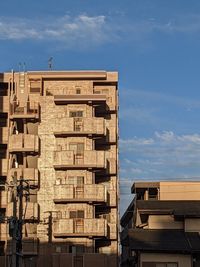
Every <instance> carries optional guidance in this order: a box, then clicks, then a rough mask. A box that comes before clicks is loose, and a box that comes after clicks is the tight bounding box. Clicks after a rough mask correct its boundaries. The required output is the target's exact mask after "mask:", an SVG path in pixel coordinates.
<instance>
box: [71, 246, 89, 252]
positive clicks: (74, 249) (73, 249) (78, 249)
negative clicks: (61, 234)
mask: <svg viewBox="0 0 200 267" xmlns="http://www.w3.org/2000/svg"><path fill="white" fill-rule="evenodd" d="M84 252H85V247H84V245H76V246H73V245H70V246H69V253H73V254H78V253H84Z"/></svg>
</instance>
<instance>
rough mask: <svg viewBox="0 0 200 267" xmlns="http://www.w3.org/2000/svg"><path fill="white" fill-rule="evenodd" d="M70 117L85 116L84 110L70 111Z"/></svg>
mask: <svg viewBox="0 0 200 267" xmlns="http://www.w3.org/2000/svg"><path fill="white" fill-rule="evenodd" d="M69 117H73V118H76V117H83V111H81V110H78V111H70V112H69Z"/></svg>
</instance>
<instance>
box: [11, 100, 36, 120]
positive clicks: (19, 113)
mask: <svg viewBox="0 0 200 267" xmlns="http://www.w3.org/2000/svg"><path fill="white" fill-rule="evenodd" d="M10 118H11V119H38V118H39V103H38V102H30V101H28V102H27V103H26V105H25V106H20V105H19V102H18V101H13V102H12V103H11V104H10Z"/></svg>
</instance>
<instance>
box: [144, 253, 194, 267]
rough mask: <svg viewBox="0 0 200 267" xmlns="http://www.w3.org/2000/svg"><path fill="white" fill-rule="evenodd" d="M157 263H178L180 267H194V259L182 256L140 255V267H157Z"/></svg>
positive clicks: (189, 256)
mask: <svg viewBox="0 0 200 267" xmlns="http://www.w3.org/2000/svg"><path fill="white" fill-rule="evenodd" d="M156 263H177V264H178V267H192V257H191V255H182V254H163V253H141V254H140V267H156Z"/></svg>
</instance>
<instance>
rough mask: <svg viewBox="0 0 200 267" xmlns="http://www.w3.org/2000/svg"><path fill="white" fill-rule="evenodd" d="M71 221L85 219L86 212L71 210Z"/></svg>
mask: <svg viewBox="0 0 200 267" xmlns="http://www.w3.org/2000/svg"><path fill="white" fill-rule="evenodd" d="M69 218H70V219H77V218H78V219H80V218H81V219H83V218H84V210H71V211H70V212H69Z"/></svg>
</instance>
